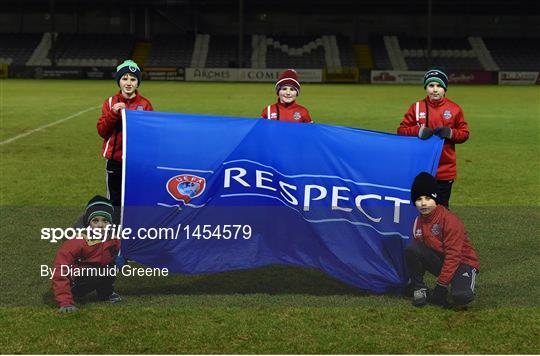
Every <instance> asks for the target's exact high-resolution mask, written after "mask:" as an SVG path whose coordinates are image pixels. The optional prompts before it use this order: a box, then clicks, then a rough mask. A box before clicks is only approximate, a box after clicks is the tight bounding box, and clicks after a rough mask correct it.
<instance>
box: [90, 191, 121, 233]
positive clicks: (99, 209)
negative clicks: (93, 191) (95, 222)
mask: <svg viewBox="0 0 540 356" xmlns="http://www.w3.org/2000/svg"><path fill="white" fill-rule="evenodd" d="M113 213H114V208H113V205H112V203H111V201H110V200H109V199H107V198H105V197H102V196H101V195H96V196H95V197H93V198H92V199H90V201H89V202H88V204H87V205H86V212H85V214H84V222H85V224H86V226H88V225H90V220H92V219H93V218H94V217H95V216H102V217H104V218H105V219H107V220H109V222H112V216H113Z"/></svg>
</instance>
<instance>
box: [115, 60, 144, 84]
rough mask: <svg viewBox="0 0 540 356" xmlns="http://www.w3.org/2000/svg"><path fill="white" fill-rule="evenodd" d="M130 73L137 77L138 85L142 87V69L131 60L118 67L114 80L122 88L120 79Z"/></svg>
mask: <svg viewBox="0 0 540 356" xmlns="http://www.w3.org/2000/svg"><path fill="white" fill-rule="evenodd" d="M126 73H129V74H133V75H134V76H136V77H137V85H139V86H140V85H141V81H142V73H141V69H140V68H139V66H138V65H137V63H135V62H133V61H132V60H131V59H128V60H126V61H124V62H123V63H122V64H120V65H119V66H118V67H116V74H115V76H114V78H115V79H116V84H118V86H120V79H121V78H122V77H123V76H124V74H126Z"/></svg>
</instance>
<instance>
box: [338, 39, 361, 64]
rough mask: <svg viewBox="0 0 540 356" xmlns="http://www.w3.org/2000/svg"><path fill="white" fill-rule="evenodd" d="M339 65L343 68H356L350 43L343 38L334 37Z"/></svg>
mask: <svg viewBox="0 0 540 356" xmlns="http://www.w3.org/2000/svg"><path fill="white" fill-rule="evenodd" d="M336 39H337V43H338V48H339V56H340V58H341V65H342V66H343V67H356V61H355V59H354V53H353V47H352V43H351V41H350V40H349V39H348V38H347V37H345V36H336Z"/></svg>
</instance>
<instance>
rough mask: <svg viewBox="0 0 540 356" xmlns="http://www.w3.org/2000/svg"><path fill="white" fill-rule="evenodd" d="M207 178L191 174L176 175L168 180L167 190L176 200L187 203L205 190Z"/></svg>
mask: <svg viewBox="0 0 540 356" xmlns="http://www.w3.org/2000/svg"><path fill="white" fill-rule="evenodd" d="M205 187H206V179H204V178H201V177H198V176H194V175H191V174H181V175H178V176H174V177H172V178H171V179H169V181H168V182H167V191H168V192H169V194H170V195H171V196H172V197H173V198H174V199H176V200H179V201H183V202H184V204H187V203H189V202H190V201H191V199H193V198H195V197H198V196H199V195H201V194H202V193H203V192H204V188H205Z"/></svg>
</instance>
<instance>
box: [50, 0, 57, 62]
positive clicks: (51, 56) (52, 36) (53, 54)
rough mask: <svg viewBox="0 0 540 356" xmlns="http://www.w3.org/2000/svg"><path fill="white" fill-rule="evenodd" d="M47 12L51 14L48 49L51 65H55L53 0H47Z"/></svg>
mask: <svg viewBox="0 0 540 356" xmlns="http://www.w3.org/2000/svg"><path fill="white" fill-rule="evenodd" d="M49 14H50V16H51V18H50V21H51V50H50V58H51V65H52V66H53V67H56V50H55V47H56V36H55V34H56V21H55V17H56V14H55V10H54V0H50V1H49Z"/></svg>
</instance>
